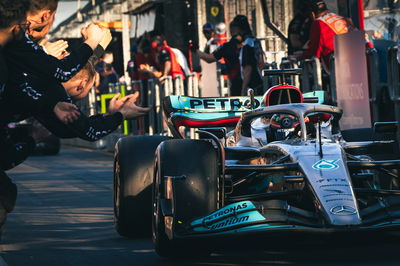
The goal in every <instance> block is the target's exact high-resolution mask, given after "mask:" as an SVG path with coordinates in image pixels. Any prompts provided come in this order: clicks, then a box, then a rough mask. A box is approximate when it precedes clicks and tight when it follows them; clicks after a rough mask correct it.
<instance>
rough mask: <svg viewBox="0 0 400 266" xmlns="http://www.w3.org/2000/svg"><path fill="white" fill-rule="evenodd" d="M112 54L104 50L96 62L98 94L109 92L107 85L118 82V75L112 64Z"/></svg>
mask: <svg viewBox="0 0 400 266" xmlns="http://www.w3.org/2000/svg"><path fill="white" fill-rule="evenodd" d="M113 62H114V55H113V53H112V52H111V51H106V52H105V53H104V54H103V56H102V57H101V59H100V61H99V62H98V63H97V64H96V72H97V73H98V77H99V78H98V79H97V84H96V92H97V93H98V94H107V93H112V92H110V89H109V85H110V84H116V83H118V80H119V77H118V74H117V72H116V71H115V69H114V66H113Z"/></svg>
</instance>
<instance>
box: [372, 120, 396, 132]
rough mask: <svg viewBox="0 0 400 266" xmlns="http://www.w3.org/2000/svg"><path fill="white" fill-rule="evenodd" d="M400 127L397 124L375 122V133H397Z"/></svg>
mask: <svg viewBox="0 0 400 266" xmlns="http://www.w3.org/2000/svg"><path fill="white" fill-rule="evenodd" d="M397 127H398V123H397V122H375V124H374V132H375V133H396V131H397Z"/></svg>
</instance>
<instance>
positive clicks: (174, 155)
mask: <svg viewBox="0 0 400 266" xmlns="http://www.w3.org/2000/svg"><path fill="white" fill-rule="evenodd" d="M167 176H173V177H181V178H179V180H174V181H173V182H174V184H173V188H174V190H173V210H174V213H173V216H172V217H170V216H164V213H163V210H162V207H161V206H162V201H163V200H165V198H166V191H164V183H165V177H167ZM218 184H219V166H218V153H217V150H216V149H215V148H214V147H213V145H212V144H211V143H210V142H208V141H203V140H169V141H166V142H163V143H162V144H161V145H160V146H159V147H158V149H157V162H156V170H155V175H154V182H153V222H152V225H153V242H154V244H155V249H156V252H157V254H158V255H160V256H162V257H175V258H176V257H189V256H190V257H193V256H206V255H209V254H210V248H209V247H207V246H204V245H201V246H200V245H198V244H199V243H198V242H197V243H196V242H194V241H190V242H189V241H185V240H182V239H179V238H178V239H177V238H175V237H176V236H177V235H178V234H184V230H182V229H183V225H184V224H185V223H186V224H187V223H188V222H189V221H190V220H192V219H194V218H197V217H201V216H206V215H208V214H209V213H211V212H213V211H215V210H216V209H217V207H218V191H219V188H218ZM171 218H172V219H173V222H172V225H173V227H172V229H171V230H172V232H173V236H174V237H173V238H172V239H170V238H169V237H168V236H167V234H166V227H165V224H166V220H168V219H171Z"/></svg>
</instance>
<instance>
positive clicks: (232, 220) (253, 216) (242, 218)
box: [193, 211, 265, 232]
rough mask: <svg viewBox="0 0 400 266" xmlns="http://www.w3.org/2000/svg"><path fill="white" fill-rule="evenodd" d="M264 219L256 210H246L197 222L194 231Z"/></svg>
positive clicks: (213, 229)
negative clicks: (201, 222)
mask: <svg viewBox="0 0 400 266" xmlns="http://www.w3.org/2000/svg"><path fill="white" fill-rule="evenodd" d="M260 221H265V217H264V216H263V215H261V214H260V213H259V212H258V211H248V212H245V213H240V214H237V215H234V216H229V217H225V218H223V219H222V220H214V221H211V222H209V223H207V224H204V223H203V224H197V226H196V227H194V228H193V230H194V231H197V232H201V231H217V230H221V229H226V228H230V227H236V226H245V225H246V224H251V223H254V222H260Z"/></svg>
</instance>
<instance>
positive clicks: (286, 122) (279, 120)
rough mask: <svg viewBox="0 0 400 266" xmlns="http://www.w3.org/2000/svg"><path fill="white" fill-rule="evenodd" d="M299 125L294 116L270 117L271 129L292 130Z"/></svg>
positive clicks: (279, 115)
mask: <svg viewBox="0 0 400 266" xmlns="http://www.w3.org/2000/svg"><path fill="white" fill-rule="evenodd" d="M299 124H300V122H299V119H298V118H297V117H295V116H294V115H288V114H274V115H273V116H272V117H271V127H272V128H275V129H284V130H285V129H292V128H296V126H297V125H299Z"/></svg>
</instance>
